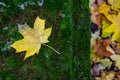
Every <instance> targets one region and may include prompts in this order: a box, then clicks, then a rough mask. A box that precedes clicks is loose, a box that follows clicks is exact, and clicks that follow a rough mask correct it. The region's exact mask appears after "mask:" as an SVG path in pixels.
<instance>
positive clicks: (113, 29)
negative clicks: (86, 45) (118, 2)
mask: <svg viewBox="0 0 120 80" xmlns="http://www.w3.org/2000/svg"><path fill="white" fill-rule="evenodd" d="M109 11H110V6H109V5H107V4H106V3H104V4H102V5H101V6H100V7H99V12H100V13H103V14H104V15H105V16H106V18H107V19H108V20H109V21H111V23H112V24H111V25H110V26H109V27H107V28H106V29H104V30H103V33H111V34H112V33H113V35H112V39H111V40H112V41H116V40H117V39H119V38H120V13H118V15H113V14H109Z"/></svg>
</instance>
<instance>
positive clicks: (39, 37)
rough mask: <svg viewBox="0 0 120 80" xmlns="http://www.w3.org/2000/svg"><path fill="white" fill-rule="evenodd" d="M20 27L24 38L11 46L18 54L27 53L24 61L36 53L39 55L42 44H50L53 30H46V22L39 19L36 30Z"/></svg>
mask: <svg viewBox="0 0 120 80" xmlns="http://www.w3.org/2000/svg"><path fill="white" fill-rule="evenodd" d="M18 27H19V32H20V33H21V34H22V35H23V37H24V38H23V39H21V40H18V41H16V42H14V43H13V44H12V45H11V46H12V47H13V48H15V49H16V52H22V51H26V55H25V58H24V60H25V59H26V58H28V57H30V56H32V55H34V54H35V53H37V54H38V53H39V49H40V48H41V44H43V43H47V42H49V41H48V37H49V36H50V34H51V29H52V28H51V27H50V28H48V29H45V20H42V19H40V18H39V17H37V18H36V20H35V23H34V28H31V27H29V26H28V25H27V24H24V25H18Z"/></svg>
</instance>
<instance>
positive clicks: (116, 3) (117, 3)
mask: <svg viewBox="0 0 120 80" xmlns="http://www.w3.org/2000/svg"><path fill="white" fill-rule="evenodd" d="M108 3H109V4H111V8H112V9H114V10H116V11H120V10H119V9H120V0H108Z"/></svg>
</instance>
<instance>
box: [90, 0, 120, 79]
mask: <svg viewBox="0 0 120 80" xmlns="http://www.w3.org/2000/svg"><path fill="white" fill-rule="evenodd" d="M89 6H90V10H91V21H92V28H91V69H92V70H91V72H92V79H93V80H120V0H90V5H89Z"/></svg>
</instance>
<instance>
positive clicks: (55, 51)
mask: <svg viewBox="0 0 120 80" xmlns="http://www.w3.org/2000/svg"><path fill="white" fill-rule="evenodd" d="M42 45H44V46H46V47H48V48H50V49H52V50H53V51H55V52H56V53H57V54H61V53H60V52H58V51H57V50H55V49H54V48H53V47H51V46H49V45H47V44H42Z"/></svg>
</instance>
